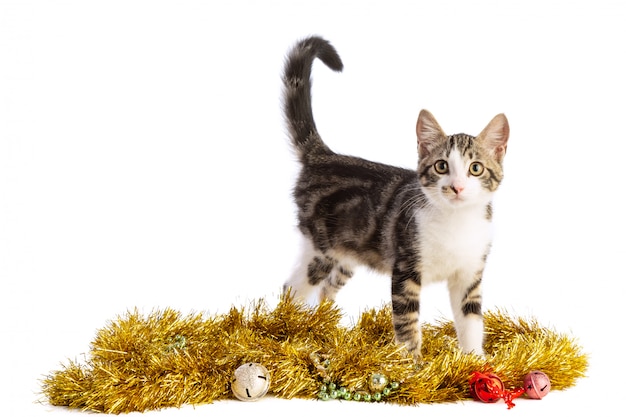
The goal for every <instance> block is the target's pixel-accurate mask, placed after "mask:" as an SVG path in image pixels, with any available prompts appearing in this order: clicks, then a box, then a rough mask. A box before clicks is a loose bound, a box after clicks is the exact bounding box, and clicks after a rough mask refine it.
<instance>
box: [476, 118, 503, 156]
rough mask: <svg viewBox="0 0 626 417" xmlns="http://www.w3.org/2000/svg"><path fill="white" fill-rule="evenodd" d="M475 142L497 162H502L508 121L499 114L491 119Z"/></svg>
mask: <svg viewBox="0 0 626 417" xmlns="http://www.w3.org/2000/svg"><path fill="white" fill-rule="evenodd" d="M476 140H477V141H478V142H480V143H481V144H482V145H483V147H485V148H486V149H487V150H489V151H490V152H491V155H492V156H493V157H494V158H495V159H496V160H497V161H498V162H502V159H503V158H504V154H505V153H506V145H507V142H508V141H509V121H508V120H507V119H506V116H505V115H504V114H502V113H500V114H499V115H497V116H496V117H494V118H493V119H491V121H490V122H489V124H488V125H487V127H486V128H484V129H483V131H482V132H480V135H478V136H477V137H476Z"/></svg>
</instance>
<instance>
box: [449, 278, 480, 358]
mask: <svg viewBox="0 0 626 417" xmlns="http://www.w3.org/2000/svg"><path fill="white" fill-rule="evenodd" d="M457 278H460V279H453V280H450V281H448V290H449V292H450V303H451V306H452V313H453V315H454V326H455V328H456V334H457V338H458V340H459V345H460V347H461V350H463V352H464V353H474V354H477V355H483V334H484V325H483V315H482V291H481V288H480V283H481V280H482V271H481V272H479V273H477V274H474V275H472V278H469V277H467V278H465V279H463V278H462V277H457Z"/></svg>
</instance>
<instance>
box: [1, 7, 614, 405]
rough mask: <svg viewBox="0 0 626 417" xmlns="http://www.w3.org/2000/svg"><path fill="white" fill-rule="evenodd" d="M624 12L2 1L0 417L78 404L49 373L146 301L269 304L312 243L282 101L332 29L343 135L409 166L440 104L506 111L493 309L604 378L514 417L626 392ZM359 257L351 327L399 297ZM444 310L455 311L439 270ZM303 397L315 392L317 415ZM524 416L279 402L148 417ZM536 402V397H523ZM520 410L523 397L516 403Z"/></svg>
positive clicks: (346, 143)
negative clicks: (301, 233) (287, 65)
mask: <svg viewBox="0 0 626 417" xmlns="http://www.w3.org/2000/svg"><path fill="white" fill-rule="evenodd" d="M625 9H626V8H625V7H624V4H623V2H619V1H602V0H601V1H586V2H581V1H528V0H526V1H478V2H464V1H441V0H439V1H406V2H399V1H384V2H383V1H377V2H374V1H363V0H361V1H344V2H341V1H308V2H307V1H294V0H289V1H272V2H269V1H265V2H263V1H239V0H230V1H185V2H181V1H177V2H173V1H172V2H165V1H142V2H136V1H106V2H89V1H84V0H76V1H2V2H0V60H1V63H0V285H1V289H0V294H1V295H0V297H1V298H0V309H1V310H0V320H1V321H0V325H1V327H0V329H1V330H2V338H1V341H2V342H1V344H2V348H3V349H2V352H3V353H2V359H1V361H2V368H0V369H2V377H1V378H0V414H2V415H7V416H36V415H44V414H45V415H49V414H55V415H56V414H61V415H63V414H68V413H69V412H68V411H67V410H65V409H63V408H59V407H50V406H48V405H45V404H41V403H39V402H38V400H40V399H41V395H39V394H38V391H39V390H40V383H39V380H40V379H41V378H42V377H43V376H44V375H45V374H47V373H49V372H51V371H53V370H58V369H60V368H61V363H64V362H66V360H67V359H76V358H80V357H81V355H83V354H84V353H85V352H88V350H89V343H90V341H91V340H92V338H93V336H94V334H95V331H96V329H98V328H101V327H103V326H104V325H106V323H107V321H108V320H112V319H115V318H116V317H117V315H118V314H123V313H124V312H125V311H127V310H128V309H131V308H133V307H139V308H140V309H141V310H142V311H145V312H149V311H151V310H152V309H155V308H164V307H172V308H175V309H179V310H181V311H183V312H185V313H188V312H199V311H202V312H207V313H210V314H214V313H220V312H224V311H226V310H227V309H228V308H229V307H230V306H231V305H235V306H241V305H245V304H247V303H248V302H249V301H251V300H253V299H256V298H261V297H265V298H267V299H268V300H274V299H275V298H276V297H277V296H278V294H279V291H280V287H281V285H282V283H283V281H284V280H285V279H286V277H287V276H288V275H289V273H290V271H291V268H292V266H293V265H294V262H295V258H296V254H297V248H298V239H297V234H296V232H295V216H294V205H293V203H292V201H291V197H290V192H291V187H292V184H293V182H294V177H295V173H296V170H297V165H296V163H295V158H294V156H293V154H292V152H291V151H290V149H289V144H288V141H287V138H286V134H285V128H284V125H283V120H282V114H281V105H280V93H281V85H280V73H281V70H282V65H283V61H284V56H285V54H286V52H287V50H288V49H289V48H290V47H291V45H292V44H293V43H294V42H295V41H296V40H297V39H299V38H301V37H304V36H306V35H309V34H314V33H315V34H320V35H323V36H324V37H326V38H328V39H329V40H330V41H331V42H332V43H333V44H334V45H335V46H336V48H337V49H338V51H339V53H340V54H341V56H342V58H343V60H344V64H345V70H344V72H343V73H342V74H335V73H332V72H331V71H329V70H328V69H326V68H324V67H323V66H322V65H316V66H315V68H314V78H315V83H314V87H313V94H314V113H315V116H316V120H317V124H318V127H319V129H320V131H321V133H322V136H323V137H324V139H325V140H326V142H327V143H328V144H329V145H330V146H331V147H332V148H333V149H335V150H336V151H340V152H345V153H350V154H354V155H358V156H362V157H366V158H369V159H373V160H377V161H382V162H386V163H391V164H395V165H400V166H405V167H414V166H415V164H416V153H415V150H416V142H415V134H414V126H415V120H416V117H417V114H418V112H419V110H420V109H422V108H428V109H429V110H430V111H431V112H433V114H434V115H435V117H437V119H438V121H439V123H440V124H441V126H442V127H443V128H444V130H446V132H447V133H449V134H451V133H460V132H465V133H469V134H477V133H478V132H479V131H480V130H481V129H482V128H483V127H484V126H485V125H486V124H487V123H488V122H489V120H490V119H491V118H492V117H493V116H494V115H495V114H497V113H499V112H504V113H506V114H507V116H508V118H509V122H510V125H511V137H510V142H509V148H508V154H507V156H506V159H505V181H504V183H503V185H502V187H501V189H500V192H499V195H498V197H497V201H496V205H495V210H496V212H495V216H496V217H495V221H496V227H497V233H496V239H495V241H494V245H493V250H492V254H491V257H490V259H489V264H488V268H487V270H486V274H485V278H484V288H485V294H484V299H485V306H486V308H495V307H500V308H505V309H507V310H508V311H509V312H511V313H512V314H520V315H534V316H536V317H538V319H539V321H540V322H541V323H543V324H545V325H546V326H552V327H553V328H555V329H556V330H558V331H562V332H565V333H567V334H570V335H573V336H574V337H577V338H578V340H579V342H580V343H581V345H582V346H583V347H584V348H585V351H587V352H589V353H590V355H591V369H590V370H589V377H588V378H586V379H583V380H580V382H579V384H578V385H577V386H576V387H575V388H573V389H570V390H567V391H562V392H553V393H551V394H550V395H549V396H548V397H546V399H545V400H543V401H530V400H526V401H523V400H518V401H517V404H518V406H517V407H516V409H515V410H514V411H511V412H510V413H516V414H518V415H519V413H520V412H532V413H537V414H540V415H543V414H545V415H548V414H549V413H552V414H553V413H555V412H558V413H559V414H561V413H563V414H564V413H567V412H568V411H571V410H575V411H583V410H594V409H595V410H603V409H606V410H608V409H618V407H621V406H622V405H621V404H620V403H619V400H620V398H621V396H620V394H619V393H620V391H621V390H622V387H623V384H624V371H625V369H624V365H623V361H621V358H622V350H621V349H619V348H620V347H621V345H620V344H619V342H618V341H619V340H621V333H622V332H623V328H624V323H623V319H624V310H623V305H624V301H623V297H624V295H625V294H626V291H625V285H624V279H625V278H626V277H625V274H624V268H623V267H622V263H623V260H624V256H625V255H626V254H625V253H624V236H625V232H626V230H625V227H624V209H625V207H624V203H623V200H624V195H623V194H624V189H623V188H624V181H625V180H624V178H625V175H624V167H623V161H624V154H625V151H626V146H625V144H624V141H625V140H626V137H625V133H624V132H625V131H626V129H624V126H623V124H624V123H623V120H624V115H625V114H626V106H625V105H624V98H625V97H626V88H625V82H624V77H625V76H624V74H626V65H625V64H624V55H625V54H624V52H626V50H625V49H626V48H625V46H624V45H625V44H624V39H626V29H625V26H626V25H625V24H624V21H625V19H626V13H625ZM389 299H390V296H389V281H388V278H385V277H378V276H373V275H371V274H368V273H367V272H365V271H363V272H361V273H359V274H357V276H356V277H355V278H354V280H353V281H352V282H351V283H350V284H349V285H348V286H346V288H345V289H344V291H343V292H342V293H340V295H339V297H338V302H339V304H340V305H342V306H343V307H344V308H345V312H346V321H347V322H350V320H353V318H354V317H356V316H357V315H358V313H359V312H360V311H362V310H363V309H365V308H367V307H378V306H381V305H383V304H384V303H386V302H388V301H389ZM423 310H424V317H425V318H426V320H432V319H435V318H438V317H441V316H444V317H449V316H450V309H449V306H448V301H447V297H446V294H445V291H444V289H443V288H442V287H431V288H429V289H428V290H425V291H424V295H423ZM303 407H304V408H303ZM303 410H304V411H305V412H310V413H312V414H318V413H320V412H327V411H329V410H330V411H332V412H362V411H364V412H368V411H376V412H381V413H387V412H390V411H393V413H394V414H398V415H400V414H406V415H408V414H409V413H410V414H411V415H413V414H414V413H420V414H421V415H443V414H446V415H449V413H450V412H452V411H462V412H468V411H469V412H470V413H474V414H478V413H481V414H485V413H487V414H489V413H493V414H494V415H495V414H496V413H497V414H498V415H505V414H502V413H507V411H506V406H505V405H504V404H502V403H500V404H498V405H485V404H479V403H472V402H464V403H461V404H452V405H434V406H420V407H418V408H417V409H416V408H414V407H398V406H392V405H371V404H370V405H363V404H353V403H346V402H330V403H323V402H319V401H295V400H294V401H287V400H277V399H272V398H265V399H264V400H263V401H260V402H257V403H253V404H247V403H239V402H236V401H225V402H219V403H216V404H211V405H205V406H201V407H195V408H193V407H184V408H182V409H180V410H179V409H166V410H164V411H161V412H159V413H158V414H157V413H156V412H155V413H147V415H152V414H155V415H208V414H215V413H217V414H219V413H221V414H226V413H229V414H230V413H241V412H250V413H255V414H257V413H263V412H265V413H268V412H273V413H276V412H279V413H288V412H294V411H297V412H299V413H301V412H302V411H303ZM524 410H528V411H524ZM511 415H512V414H511Z"/></svg>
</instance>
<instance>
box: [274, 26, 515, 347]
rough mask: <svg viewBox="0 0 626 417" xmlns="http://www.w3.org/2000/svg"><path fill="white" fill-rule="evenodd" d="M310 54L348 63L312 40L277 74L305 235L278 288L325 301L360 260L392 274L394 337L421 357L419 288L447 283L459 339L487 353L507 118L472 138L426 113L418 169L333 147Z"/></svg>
mask: <svg viewBox="0 0 626 417" xmlns="http://www.w3.org/2000/svg"><path fill="white" fill-rule="evenodd" d="M315 58H319V59H320V60H321V61H322V62H324V63H325V64H326V65H327V66H328V67H330V68H331V69H332V70H335V71H341V70H342V68H343V63H342V61H341V58H340V57H339V55H338V54H337V52H336V50H335V49H334V47H333V46H332V45H331V44H330V43H329V42H327V41H326V40H324V39H322V38H319V37H309V38H307V39H304V40H302V41H300V42H299V43H297V44H296V45H295V47H294V48H293V49H292V51H291V52H290V54H289V55H288V58H287V61H286V64H285V70H284V75H283V82H284V111H285V118H286V122H287V126H288V129H289V134H290V137H291V140H292V142H293V145H294V147H295V150H296V152H297V155H298V158H299V161H300V163H301V165H302V167H301V172H300V175H299V178H298V180H297V183H296V185H295V189H294V197H295V201H296V204H297V207H298V222H299V229H300V231H301V232H302V234H303V235H304V241H305V245H304V250H303V254H302V258H301V263H300V266H299V267H298V268H297V269H296V271H295V272H294V274H293V276H292V277H291V278H290V279H289V280H288V281H287V282H286V283H285V286H284V289H285V291H288V290H289V289H290V290H291V292H292V294H294V295H295V296H300V297H304V298H306V297H307V296H309V295H310V294H311V292H312V291H313V290H314V289H315V288H316V287H318V288H319V294H320V298H321V299H334V298H335V295H336V294H337V291H339V289H341V287H343V286H344V284H345V283H346V282H347V281H348V280H349V279H350V278H351V277H352V275H353V271H354V268H355V266H357V265H364V266H367V267H370V268H372V269H374V270H376V271H379V272H381V273H384V274H388V275H391V305H392V316H393V326H394V331H395V337H396V340H397V342H398V343H401V344H404V345H405V346H406V347H407V349H408V350H409V351H410V352H411V353H412V354H413V355H414V356H415V357H416V358H419V357H420V347H421V340H422V338H421V331H420V328H419V323H418V318H419V309H420V290H421V287H422V285H426V284H428V283H432V282H437V281H446V282H447V285H448V290H449V293H450V302H451V306H452V311H453V314H454V322H455V328H456V332H457V337H458V341H459V345H460V347H461V349H462V350H463V352H466V353H470V352H473V353H475V354H479V355H482V354H483V348H482V343H483V319H482V314H481V302H482V296H481V280H482V274H483V269H484V267H485V262H486V259H487V255H488V253H489V249H490V246H491V219H492V198H493V195H494V192H495V191H496V189H497V188H498V185H499V184H500V182H501V181H502V176H503V173H502V160H503V157H504V154H505V152H506V147H507V140H508V136H509V126H508V122H507V119H506V117H505V116H504V115H503V114H499V115H497V116H495V117H494V118H493V120H491V122H490V123H489V124H488V125H487V127H485V129H484V130H483V131H482V132H481V133H480V134H479V135H478V136H476V137H474V136H470V135H466V134H456V135H451V136H447V135H446V134H445V133H444V132H443V130H442V129H441V127H439V124H438V123H437V121H436V120H435V118H434V117H433V116H432V114H430V113H429V112H428V111H426V110H422V111H421V112H420V114H419V117H418V119H417V126H416V132H417V145H418V155H419V158H418V168H417V170H416V171H413V170H408V169H403V168H397V167H394V166H389V165H384V164H381V163H376V162H370V161H367V160H364V159H361V158H357V157H353V156H346V155H339V154H336V153H334V152H333V151H332V150H330V148H329V147H328V146H326V144H325V143H324V142H323V141H322V139H321V138H320V135H319V133H318V131H317V129H316V127H315V122H314V120H313V113H312V108H311V81H310V76H311V67H312V64H313V60H314V59H315Z"/></svg>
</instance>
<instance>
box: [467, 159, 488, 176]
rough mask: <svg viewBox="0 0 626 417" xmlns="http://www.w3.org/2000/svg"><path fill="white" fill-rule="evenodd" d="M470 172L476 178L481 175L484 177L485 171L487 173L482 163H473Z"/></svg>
mask: <svg viewBox="0 0 626 417" xmlns="http://www.w3.org/2000/svg"><path fill="white" fill-rule="evenodd" d="M469 171H470V174H472V175H473V176H475V177H478V176H479V175H482V173H483V171H485V167H484V166H483V164H481V163H480V162H472V165H470V169H469Z"/></svg>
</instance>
